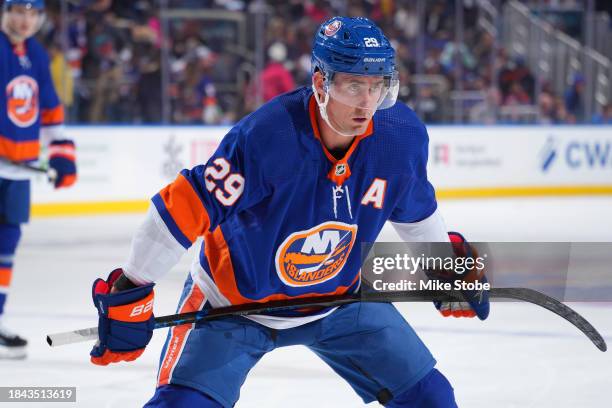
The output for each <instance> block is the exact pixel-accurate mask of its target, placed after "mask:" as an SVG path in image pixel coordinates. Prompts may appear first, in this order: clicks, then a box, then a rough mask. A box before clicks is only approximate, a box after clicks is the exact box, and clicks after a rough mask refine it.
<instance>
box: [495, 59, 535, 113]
mask: <svg viewBox="0 0 612 408" xmlns="http://www.w3.org/2000/svg"><path fill="white" fill-rule="evenodd" d="M502 61H505V63H504V65H503V67H502V68H501V72H500V73H499V88H500V90H501V93H502V100H503V101H504V103H506V100H507V99H508V96H509V94H510V93H511V92H514V95H513V96H512V97H511V98H510V100H511V101H512V102H515V101H516V100H517V97H518V99H519V100H520V101H521V102H523V101H524V103H531V101H533V97H534V88H535V79H534V77H533V75H532V74H531V71H530V70H529V68H528V67H527V65H526V64H525V59H524V58H523V57H521V56H516V57H514V58H508V57H507V56H506V55H505V53H502ZM516 83H517V84H518V86H519V87H520V89H521V90H522V92H520V94H521V95H520V97H519V94H518V93H517V92H518V90H519V88H518V87H517V86H516ZM523 92H524V93H525V94H526V95H527V99H525V98H524V94H523Z"/></svg>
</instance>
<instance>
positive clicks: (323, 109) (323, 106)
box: [312, 84, 357, 137]
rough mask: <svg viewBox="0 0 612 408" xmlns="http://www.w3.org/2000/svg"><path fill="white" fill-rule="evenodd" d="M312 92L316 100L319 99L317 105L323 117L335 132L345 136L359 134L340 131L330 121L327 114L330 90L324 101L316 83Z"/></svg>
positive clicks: (326, 93)
mask: <svg viewBox="0 0 612 408" xmlns="http://www.w3.org/2000/svg"><path fill="white" fill-rule="evenodd" d="M312 92H313V93H314V97H315V100H316V101H317V105H318V106H319V112H320V113H321V117H322V118H323V120H324V121H325V123H327V126H329V127H330V128H331V129H332V130H333V131H334V132H336V133H338V134H339V135H342V136H345V137H353V136H357V134H351V133H344V132H341V131H339V130H338V129H336V128H335V127H334V125H332V124H331V122H330V121H329V117H328V116H327V103H328V102H329V92H327V91H325V99H324V100H323V101H321V99H319V93H318V92H317V89H316V88H315V86H314V84H312Z"/></svg>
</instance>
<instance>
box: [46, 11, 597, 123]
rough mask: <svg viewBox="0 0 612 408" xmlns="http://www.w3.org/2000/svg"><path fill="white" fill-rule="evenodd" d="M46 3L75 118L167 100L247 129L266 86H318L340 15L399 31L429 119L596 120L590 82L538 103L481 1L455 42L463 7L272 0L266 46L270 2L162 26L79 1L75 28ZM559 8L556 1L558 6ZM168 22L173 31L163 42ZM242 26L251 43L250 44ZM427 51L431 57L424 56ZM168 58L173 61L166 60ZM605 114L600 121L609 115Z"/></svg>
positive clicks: (413, 100) (407, 75)
mask: <svg viewBox="0 0 612 408" xmlns="http://www.w3.org/2000/svg"><path fill="white" fill-rule="evenodd" d="M47 1H48V3H49V10H48V12H47V14H48V19H47V21H48V22H47V24H46V25H45V27H44V28H43V30H41V36H43V37H44V40H45V42H47V43H53V44H55V45H53V46H52V47H51V48H50V54H51V56H52V64H55V65H54V68H52V69H53V70H54V71H56V73H57V72H60V71H64V72H65V71H66V65H65V64H66V63H67V64H69V66H70V67H71V70H70V72H71V73H72V78H70V76H68V78H65V80H66V81H67V82H66V84H59V85H58V88H60V89H62V88H64V89H69V88H70V87H71V85H70V84H69V83H68V81H70V80H72V81H73V84H74V91H67V93H66V94H65V95H62V98H66V100H65V103H66V105H67V106H68V107H69V106H70V102H68V100H69V98H70V96H73V97H74V102H73V103H72V109H68V110H69V112H70V111H72V114H71V116H70V117H71V118H73V119H74V120H76V121H81V122H90V121H94V122H122V121H123V122H133V123H142V122H147V123H148V122H153V123H155V122H160V121H161V120H163V118H162V106H163V103H162V98H163V97H166V98H167V101H166V106H167V107H168V108H169V112H168V113H169V115H170V117H169V118H168V119H169V120H170V121H171V122H172V123H194V124H195V123H205V124H219V123H231V122H233V121H236V120H238V119H240V118H241V117H242V116H243V115H244V114H246V113H248V112H249V111H251V110H252V109H254V108H256V105H257V103H258V102H261V101H258V100H257V98H256V96H257V94H256V92H255V85H256V81H258V85H261V87H262V89H261V91H262V94H261V96H262V98H261V99H262V101H267V100H269V99H271V98H273V97H274V96H276V95H278V94H280V93H283V92H287V91H290V90H291V89H293V88H294V87H296V86H300V85H307V84H309V83H310V80H311V78H310V75H311V74H310V49H311V43H312V37H313V34H314V30H315V29H316V28H317V26H318V24H320V23H321V22H322V21H323V20H325V19H327V18H329V17H331V16H334V15H339V14H348V15H353V16H355V15H364V16H368V17H370V18H372V19H374V20H375V21H376V22H377V24H378V25H379V26H380V27H381V28H382V29H383V31H385V32H386V33H388V35H389V38H390V39H391V42H392V43H393V46H394V47H395V48H396V50H397V58H396V62H397V69H398V72H399V75H400V78H401V88H400V95H399V100H400V101H402V102H404V103H407V104H409V105H411V106H413V107H414V108H415V109H417V111H418V112H419V113H420V114H421V115H423V117H424V118H425V120H426V121H427V122H428V123H436V122H448V121H450V120H452V119H453V118H454V116H453V115H454V109H453V108H454V104H453V101H456V100H459V101H461V105H460V106H462V107H463V108H464V110H465V115H464V116H466V117H467V118H468V119H469V120H471V121H475V122H478V123H492V122H493V121H494V120H495V118H496V117H498V118H499V113H500V110H501V111H504V112H505V113H504V118H502V119H505V118H510V119H512V118H517V120H525V119H524V118H520V117H519V116H520V115H519V116H517V115H515V114H514V113H515V112H527V111H528V112H529V113H528V114H529V115H530V119H529V120H533V116H534V115H533V113H532V111H535V112H539V117H540V122H542V123H565V122H576V121H583V120H585V119H587V118H585V117H584V109H583V106H584V100H583V99H584V95H583V94H582V93H583V92H584V89H583V88H584V87H583V85H581V84H580V83H579V81H578V82H576V81H574V83H573V84H572V87H571V89H569V90H568V92H567V93H566V94H561V95H556V94H554V93H552V92H550V91H549V90H543V89H542V90H541V91H540V95H535V92H536V87H535V78H534V75H533V74H532V72H531V71H530V69H529V67H528V66H527V64H526V61H525V59H524V57H521V56H519V55H513V56H512V57H509V56H508V54H507V53H506V51H505V50H504V49H503V48H502V47H500V42H499V41H497V42H496V40H499V39H496V38H495V36H494V35H493V33H492V32H491V30H489V31H486V30H485V29H484V27H485V26H484V25H483V24H481V18H483V14H482V13H481V11H482V10H481V9H480V7H481V6H480V3H479V2H478V1H476V0H464V1H463V2H462V3H461V7H462V10H463V13H464V15H463V21H464V26H463V30H464V33H463V34H464V35H463V38H464V41H462V42H458V41H456V40H455V26H454V25H455V22H456V20H455V7H456V5H457V2H456V1H454V0H432V1H427V2H423V3H422V4H423V5H424V10H423V11H424V13H425V16H424V18H420V17H419V15H418V13H417V2H414V1H407V0H403V1H399V0H351V1H342V0H307V1H300V0H263V1H264V2H265V4H266V5H267V7H265V13H264V16H265V17H264V23H265V35H264V36H263V38H255V37H254V36H253V35H251V34H252V33H253V32H254V27H255V25H256V20H255V13H254V11H255V8H257V7H254V6H256V5H257V4H259V3H257V2H256V1H255V0H168V2H167V5H168V7H170V8H178V9H181V10H182V11H184V10H197V11H198V13H194V17H193V18H191V17H189V18H187V17H185V18H174V17H172V18H169V19H168V20H166V22H165V24H163V25H162V21H161V18H160V15H159V13H158V10H159V7H160V3H159V2H158V1H156V0H133V1H120V0H86V1H81V2H74V1H70V2H68V6H67V8H66V7H64V8H63V9H64V10H65V9H68V18H67V19H66V20H67V21H63V20H62V18H60V14H59V13H60V10H61V9H62V7H60V0H47ZM560 1H561V0H555V1H548V0H546V1H545V3H547V4H548V5H551V6H553V7H557V6H558V5H559V4H561V3H560ZM503 3H504V1H502V2H501V4H503ZM537 3H538V4H539V3H541V2H537ZM598 4H599V2H598ZM598 7H599V6H598ZM208 9H220V10H222V11H223V12H224V13H227V12H229V13H232V12H234V13H236V14H235V15H234V16H235V17H237V18H236V19H235V20H234V19H233V18H228V19H211V18H207V17H202V16H203V14H202V13H200V12H201V11H203V10H208ZM64 17H65V16H64ZM236 21H240V23H236ZM241 24H244V25H243V26H241ZM162 26H163V27H164V29H165V28H167V30H168V32H167V33H165V37H164V38H162ZM242 29H244V30H246V37H245V38H244V40H245V41H240V40H241V33H242V32H241V30H242ZM420 33H424V37H423V38H419V34H420ZM64 34H66V36H65V37H64ZM421 40H422V41H423V42H422V43H421ZM256 41H262V42H263V43H264V44H265V45H266V46H268V48H267V49H266V53H267V56H268V58H267V60H268V62H267V63H266V64H265V68H264V69H263V70H262V72H260V73H258V72H256V71H255V66H256V64H255V61H256V59H255V56H254V55H253V50H254V49H255V45H256ZM60 43H63V44H65V45H66V47H67V49H66V50H65V51H64V52H63V53H60V52H58V48H57V44H60ZM421 44H423V45H424V49H423V50H424V53H425V55H421V56H419V54H418V53H419V50H420V49H421V48H420V46H421ZM162 46H167V52H166V50H165V47H162ZM162 48H164V50H162ZM62 54H63V62H62ZM164 55H168V61H165V62H162V57H163V56H164ZM458 64H460V65H459V66H458ZM165 67H167V71H164V68H165ZM459 68H461V69H459ZM163 75H167V77H166V78H163ZM56 76H57V74H54V78H55V77H56ZM64 76H65V75H64ZM166 79H167V81H166ZM55 80H57V78H55ZM459 81H461V83H462V86H461V89H462V90H461V91H458V88H459V86H458V85H459ZM162 83H167V85H168V87H167V89H163V87H162ZM490 84H494V85H495V88H491V86H490ZM417 90H418V91H417ZM417 93H418V94H417ZM451 95H453V99H451V98H450V96H451ZM536 105H537V106H536ZM515 106H517V107H518V108H516V109H515V108H514V107H515ZM506 108H507V109H506ZM507 112H510V114H506V113H507ZM606 112H608V111H607V110H604V111H602V113H601V115H600V116H601V118H602V119H601V120H604V119H603V118H607V117H608V116H606V115H607V113H606ZM598 118H599V116H597V117H594V118H592V119H593V121H595V120H600V119H598Z"/></svg>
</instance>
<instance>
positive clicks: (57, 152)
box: [49, 140, 77, 188]
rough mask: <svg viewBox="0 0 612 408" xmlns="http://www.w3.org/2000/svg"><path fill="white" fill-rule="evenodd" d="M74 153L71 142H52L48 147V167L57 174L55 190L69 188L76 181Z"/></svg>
mask: <svg viewBox="0 0 612 408" xmlns="http://www.w3.org/2000/svg"><path fill="white" fill-rule="evenodd" d="M75 162H76V153H75V148H74V142H72V140H54V141H52V142H51V144H50V145H49V167H51V168H52V169H53V170H55V172H56V173H57V178H56V179H55V188H61V187H70V186H71V185H73V184H74V182H75V181H76V177H77V175H76V163H75Z"/></svg>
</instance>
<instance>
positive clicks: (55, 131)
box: [0, 0, 76, 358]
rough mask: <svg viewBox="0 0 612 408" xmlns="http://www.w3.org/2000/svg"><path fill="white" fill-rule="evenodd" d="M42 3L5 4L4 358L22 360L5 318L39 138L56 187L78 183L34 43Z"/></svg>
mask: <svg viewBox="0 0 612 408" xmlns="http://www.w3.org/2000/svg"><path fill="white" fill-rule="evenodd" d="M43 12H44V2H43V0H5V1H4V5H3V8H2V30H1V31H0V61H1V64H2V66H1V67H0V89H2V93H1V94H0V358H23V357H25V356H26V345H27V341H26V340H24V339H23V338H21V337H20V336H18V335H16V334H15V333H13V332H12V331H10V330H9V329H7V328H6V326H5V324H4V322H3V320H2V316H3V312H4V304H5V301H6V297H7V294H8V290H9V284H10V281H11V274H12V270H13V263H14V258H15V251H16V249H17V244H18V242H19V239H20V237H21V224H23V223H26V222H27V221H28V219H29V216H30V181H29V178H30V177H31V173H32V172H31V170H28V168H27V167H26V165H31V164H32V163H34V164H35V162H36V161H37V160H38V153H39V150H40V139H41V138H42V139H45V140H50V143H49V148H48V149H49V166H50V167H51V168H52V169H54V171H55V173H56V175H57V177H56V178H55V181H54V183H55V187H56V188H60V187H68V186H70V185H72V184H73V183H74V182H75V180H76V166H75V149H74V143H73V142H72V141H71V140H68V139H66V137H65V135H64V132H63V121H64V110H63V107H62V104H61V103H60V100H59V98H58V96H57V93H56V92H55V88H54V85H53V80H52V78H51V74H50V72H49V57H48V56H47V53H46V52H45V51H44V49H43V47H42V46H41V45H40V44H39V43H38V42H37V41H36V40H35V39H34V38H31V37H32V36H33V35H34V34H35V33H36V31H38V29H39V28H40V25H41V23H42V19H43V17H44V16H43Z"/></svg>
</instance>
